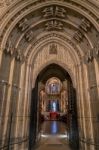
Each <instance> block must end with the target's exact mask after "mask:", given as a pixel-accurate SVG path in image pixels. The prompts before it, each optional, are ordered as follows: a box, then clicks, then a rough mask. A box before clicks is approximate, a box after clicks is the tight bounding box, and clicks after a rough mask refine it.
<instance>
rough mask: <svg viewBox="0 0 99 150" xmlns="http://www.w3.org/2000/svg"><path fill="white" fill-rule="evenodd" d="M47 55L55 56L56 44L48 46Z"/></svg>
mask: <svg viewBox="0 0 99 150" xmlns="http://www.w3.org/2000/svg"><path fill="white" fill-rule="evenodd" d="M49 54H57V44H55V43H52V44H50V46H49Z"/></svg>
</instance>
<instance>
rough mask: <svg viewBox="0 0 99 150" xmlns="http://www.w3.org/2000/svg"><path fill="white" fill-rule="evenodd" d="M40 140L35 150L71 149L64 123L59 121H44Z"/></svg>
mask: <svg viewBox="0 0 99 150" xmlns="http://www.w3.org/2000/svg"><path fill="white" fill-rule="evenodd" d="M40 137H41V138H40V141H39V143H38V144H37V146H36V149H35V150H72V149H71V148H70V146H69V141H68V133H67V129H66V125H65V124H64V123H63V122H59V121H45V122H44V123H43V124H42V127H41V135H40Z"/></svg>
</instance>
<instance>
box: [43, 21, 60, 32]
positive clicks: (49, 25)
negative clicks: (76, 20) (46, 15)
mask: <svg viewBox="0 0 99 150" xmlns="http://www.w3.org/2000/svg"><path fill="white" fill-rule="evenodd" d="M45 27H46V30H54V29H57V30H63V23H61V22H60V21H57V20H51V21H49V22H47V23H46V24H45Z"/></svg>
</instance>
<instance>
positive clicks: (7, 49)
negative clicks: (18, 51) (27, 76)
mask: <svg viewBox="0 0 99 150" xmlns="http://www.w3.org/2000/svg"><path fill="white" fill-rule="evenodd" d="M4 51H5V53H6V54H10V55H13V53H14V47H13V45H12V43H11V41H10V40H9V41H8V42H7V44H6V47H5V50H4Z"/></svg>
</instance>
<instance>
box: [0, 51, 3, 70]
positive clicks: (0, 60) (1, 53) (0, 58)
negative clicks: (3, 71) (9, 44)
mask: <svg viewBox="0 0 99 150" xmlns="http://www.w3.org/2000/svg"><path fill="white" fill-rule="evenodd" d="M2 55H3V51H2V50H0V67H1V62H2Z"/></svg>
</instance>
